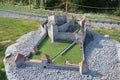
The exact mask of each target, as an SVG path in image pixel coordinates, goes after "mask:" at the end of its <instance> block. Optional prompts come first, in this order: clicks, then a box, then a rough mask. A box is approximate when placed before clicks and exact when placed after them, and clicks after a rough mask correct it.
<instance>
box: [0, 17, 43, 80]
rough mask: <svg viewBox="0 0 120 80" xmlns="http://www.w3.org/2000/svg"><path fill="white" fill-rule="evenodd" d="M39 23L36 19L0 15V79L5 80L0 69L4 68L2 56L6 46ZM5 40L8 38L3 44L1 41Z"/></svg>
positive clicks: (35, 27)
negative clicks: (7, 41)
mask: <svg viewBox="0 0 120 80" xmlns="http://www.w3.org/2000/svg"><path fill="white" fill-rule="evenodd" d="M40 23H41V21H38V20H29V19H17V18H16V19H12V18H2V17H0V80H5V79H4V78H5V77H4V76H5V72H4V71H2V70H1V69H2V68H4V65H3V58H4V53H5V50H6V48H7V46H9V45H10V44H12V43H14V42H15V40H16V39H18V38H19V37H20V36H22V35H23V34H26V33H27V32H30V31H32V30H36V29H37V28H38V27H39V25H40ZM6 40H10V42H9V43H4V44H3V43H2V42H3V41H6Z"/></svg>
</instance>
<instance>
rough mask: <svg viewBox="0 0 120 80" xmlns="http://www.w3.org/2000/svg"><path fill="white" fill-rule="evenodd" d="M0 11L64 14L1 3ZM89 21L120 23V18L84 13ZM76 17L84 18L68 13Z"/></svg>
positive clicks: (56, 11) (80, 14) (110, 15)
mask: <svg viewBox="0 0 120 80" xmlns="http://www.w3.org/2000/svg"><path fill="white" fill-rule="evenodd" d="M0 9H6V10H13V11H19V12H29V13H35V14H40V15H48V14H49V13H51V12H52V13H56V14H57V13H62V14H63V13H64V12H63V11H60V10H52V11H51V10H45V9H33V7H32V8H31V9H30V6H29V5H28V6H20V5H11V4H10V3H7V2H6V3H5V4H2V3H1V2H0ZM84 14H85V15H86V16H87V17H88V18H89V19H97V20H110V21H120V16H115V15H112V14H105V13H84ZM71 15H74V16H75V17H76V18H77V19H80V18H81V17H82V16H83V13H79V14H75V13H68V16H71Z"/></svg>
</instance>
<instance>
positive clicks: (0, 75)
mask: <svg viewBox="0 0 120 80" xmlns="http://www.w3.org/2000/svg"><path fill="white" fill-rule="evenodd" d="M0 80H7V79H6V73H5V72H4V71H2V70H0Z"/></svg>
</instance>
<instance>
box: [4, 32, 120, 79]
mask: <svg viewBox="0 0 120 80" xmlns="http://www.w3.org/2000/svg"><path fill="white" fill-rule="evenodd" d="M93 35H94V40H93V41H92V42H90V44H88V46H87V47H86V49H85V59H86V62H87V64H88V65H89V72H88V73H87V74H84V75H82V74H80V73H79V72H78V71H69V70H57V69H43V68H42V65H41V64H39V63H32V62H24V63H22V64H21V65H20V66H19V67H18V66H16V64H15V62H12V63H11V64H9V63H7V61H4V63H5V69H6V74H7V77H8V80H120V76H119V75H120V63H119V62H120V56H119V55H118V53H119V52H118V50H119V49H120V43H118V42H116V41H115V40H112V39H110V38H106V37H104V36H102V35H99V34H98V33H93ZM18 41H19V40H18ZM6 55H7V54H6Z"/></svg>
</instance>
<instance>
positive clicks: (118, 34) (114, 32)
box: [92, 27, 120, 42]
mask: <svg viewBox="0 0 120 80" xmlns="http://www.w3.org/2000/svg"><path fill="white" fill-rule="evenodd" d="M92 30H93V31H94V32H98V33H100V34H102V35H105V34H107V35H109V36H110V38H112V39H115V40H117V41H118V42H120V28H103V27H101V28H100V27H98V28H94V27H92Z"/></svg>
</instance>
